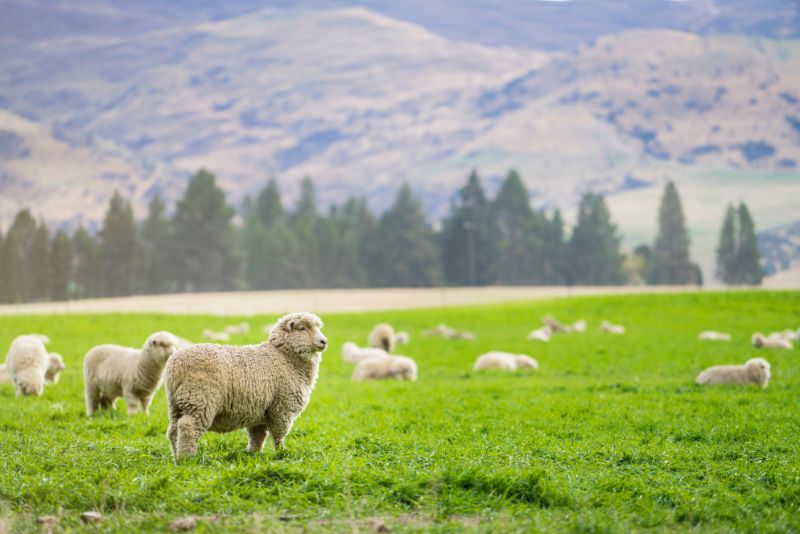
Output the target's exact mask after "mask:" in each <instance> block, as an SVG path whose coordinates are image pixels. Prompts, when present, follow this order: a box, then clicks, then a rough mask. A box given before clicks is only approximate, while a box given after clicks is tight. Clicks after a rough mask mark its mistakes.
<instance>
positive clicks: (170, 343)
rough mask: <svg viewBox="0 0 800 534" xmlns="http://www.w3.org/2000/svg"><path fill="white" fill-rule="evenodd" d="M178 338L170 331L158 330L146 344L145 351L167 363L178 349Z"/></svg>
mask: <svg viewBox="0 0 800 534" xmlns="http://www.w3.org/2000/svg"><path fill="white" fill-rule="evenodd" d="M178 344H179V342H178V338H176V337H175V336H173V335H172V334H170V333H169V332H156V333H155V334H153V335H152V336H150V337H149V338H147V341H146V342H145V344H144V352H145V353H147V354H149V355H150V357H151V358H153V359H154V360H156V361H157V362H159V363H166V362H167V360H168V359H169V357H170V356H172V355H173V354H175V352H176V351H177V349H178Z"/></svg>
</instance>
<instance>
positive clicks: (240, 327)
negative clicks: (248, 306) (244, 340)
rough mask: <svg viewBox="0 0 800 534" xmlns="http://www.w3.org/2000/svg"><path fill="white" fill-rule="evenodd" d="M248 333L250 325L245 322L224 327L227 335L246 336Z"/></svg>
mask: <svg viewBox="0 0 800 534" xmlns="http://www.w3.org/2000/svg"><path fill="white" fill-rule="evenodd" d="M249 332H250V323H248V322H247V321H245V322H243V323H239V324H232V325H228V326H226V327H225V333H227V334H247V333H249Z"/></svg>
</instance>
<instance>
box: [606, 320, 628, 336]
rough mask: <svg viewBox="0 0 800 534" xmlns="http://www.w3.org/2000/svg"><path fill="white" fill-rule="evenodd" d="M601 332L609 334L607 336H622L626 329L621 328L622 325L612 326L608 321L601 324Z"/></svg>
mask: <svg viewBox="0 0 800 534" xmlns="http://www.w3.org/2000/svg"><path fill="white" fill-rule="evenodd" d="M600 330H601V331H602V332H605V333H607V334H618V335H621V334H624V333H625V327H624V326H621V325H618V324H611V323H609V322H608V321H603V322H602V323H600Z"/></svg>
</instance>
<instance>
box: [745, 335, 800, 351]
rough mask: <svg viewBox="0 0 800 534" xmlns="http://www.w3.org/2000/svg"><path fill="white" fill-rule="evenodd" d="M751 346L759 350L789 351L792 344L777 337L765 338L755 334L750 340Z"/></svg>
mask: <svg viewBox="0 0 800 534" xmlns="http://www.w3.org/2000/svg"><path fill="white" fill-rule="evenodd" d="M751 341H752V343H753V346H754V347H756V348H759V349H791V348H792V347H793V346H794V345H792V342H791V341H789V340H787V339H784V338H783V337H778V336H765V335H764V334H762V333H760V332H757V333H755V334H753V337H752V338H751Z"/></svg>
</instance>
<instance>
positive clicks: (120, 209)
mask: <svg viewBox="0 0 800 534" xmlns="http://www.w3.org/2000/svg"><path fill="white" fill-rule="evenodd" d="M141 252H142V249H141V242H140V241H139V235H138V229H137V227H136V220H135V219H134V216H133V208H132V207H131V204H130V202H129V201H128V200H126V199H124V198H123V197H122V195H120V194H119V192H117V191H115V192H114V195H113V196H112V197H111V201H110V202H109V206H108V211H107V212H106V215H105V218H104V219H103V228H102V229H101V230H100V260H101V263H102V269H103V276H102V280H103V289H104V294H106V295H110V296H121V295H131V294H133V292H134V291H135V290H136V289H137V287H136V286H137V281H138V280H139V273H140V272H141V266H142V264H141Z"/></svg>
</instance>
